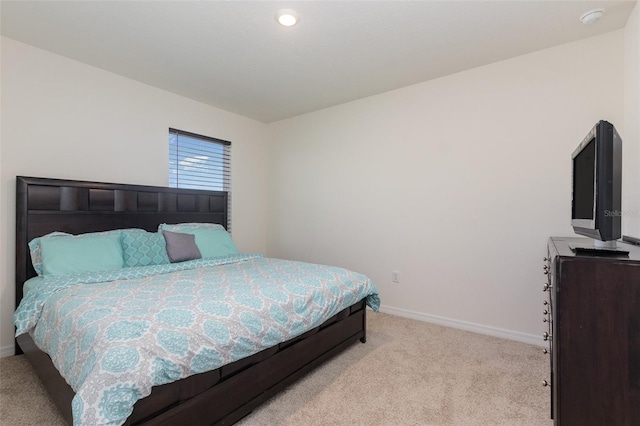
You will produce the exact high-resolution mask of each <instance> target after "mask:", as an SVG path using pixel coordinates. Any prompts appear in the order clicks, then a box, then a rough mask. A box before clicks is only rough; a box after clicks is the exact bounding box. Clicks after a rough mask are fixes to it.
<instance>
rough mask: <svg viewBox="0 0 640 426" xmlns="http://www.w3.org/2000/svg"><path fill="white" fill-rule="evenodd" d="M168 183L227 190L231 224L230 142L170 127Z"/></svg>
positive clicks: (171, 185)
mask: <svg viewBox="0 0 640 426" xmlns="http://www.w3.org/2000/svg"><path fill="white" fill-rule="evenodd" d="M169 186H170V187H172V188H189V189H208V190H213V191H227V192H228V194H229V207H228V212H227V217H228V228H230V227H231V142H227V141H223V140H221V139H216V138H211V137H208V136H202V135H196V134H195V133H189V132H185V131H182V130H176V129H169Z"/></svg>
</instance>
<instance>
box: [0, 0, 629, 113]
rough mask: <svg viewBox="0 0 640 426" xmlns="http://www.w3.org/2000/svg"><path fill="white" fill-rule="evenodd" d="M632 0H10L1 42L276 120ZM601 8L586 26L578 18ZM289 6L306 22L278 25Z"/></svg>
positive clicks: (599, 28) (524, 43)
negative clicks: (17, 43) (27, 46)
mask: <svg viewBox="0 0 640 426" xmlns="http://www.w3.org/2000/svg"><path fill="white" fill-rule="evenodd" d="M635 3H636V2H635V0H628V1H613V0H608V1H607V0H605V1H581V0H570V1H558V0H550V1H541V0H513V1H482V0H473V1H459V0H458V1H455V0H454V1H452V0H447V1H432V0H430V1H326V0H324V1H286V2H274V1H149V0H137V1H55V0H49V1H31V0H24V1H6V0H3V1H2V2H1V3H0V7H1V9H0V14H1V22H0V23H1V34H2V35H3V36H6V37H9V38H12V39H15V40H18V41H21V42H24V43H27V44H30V45H33V46H36V47H39V48H42V49H45V50H48V51H51V52H54V53H57V54H60V55H63V56H66V57H69V58H72V59H75V60H78V61H80V62H84V63H86V64H89V65H93V66H96V67H99V68H102V69H105V70H108V71H111V72H114V73H116V74H120V75H123V76H126V77H129V78H132V79H135V80H138V81H141V82H144V83H146V84H149V85H152V86H155V87H159V88H162V89H165V90H167V91H170V92H174V93H177V94H180V95H183V96H186V97H189V98H192V99H195V100H198V101H200V102H203V103H206V104H209V105H212V106H215V107H218V108H221V109H224V110H227V111H231V112H234V113H237V114H241V115H243V116H246V117H250V118H253V119H256V120H259V121H261V122H265V123H269V122H273V121H277V120H281V119H285V118H289V117H293V116H296V115H300V114H304V113H307V112H311V111H316V110H319V109H322V108H326V107H330V106H333V105H337V104H341V103H344V102H348V101H351V100H355V99H359V98H363V97H366V96H371V95H375V94H378V93H382V92H385V91H388V90H393V89H397V88H400V87H403V86H408V85H411V84H415V83H418V82H421V81H426V80H430V79H434V78H438V77H441V76H444V75H448V74H452V73H456V72H459V71H463V70H466V69H470V68H474V67H478V66H481V65H485V64H489V63H492V62H496V61H500V60H504V59H508V58H512V57H515V56H519V55H523V54H526V53H529V52H533V51H537V50H540V49H545V48H548V47H551V46H555V45H559V44H563V43H567V42H571V41H574V40H578V39H581V38H586V37H591V36H594V35H598V34H602V33H604V32H607V31H612V30H615V29H619V28H622V27H624V25H625V23H626V21H627V19H628V17H629V15H630V14H631V11H632V9H633V7H634V5H635ZM597 7H604V8H605V9H606V13H605V15H604V17H603V18H602V19H601V20H600V21H599V22H598V23H596V24H595V25H592V26H584V25H583V24H582V23H581V22H580V21H579V19H578V18H579V16H580V15H581V14H582V13H583V12H585V11H587V10H590V9H593V8H597ZM282 8H291V9H294V10H295V11H296V12H297V13H298V14H299V16H300V21H299V23H298V24H297V25H296V26H294V27H290V28H287V27H282V26H280V25H279V24H278V23H277V22H276V20H275V14H276V12H277V11H278V10H280V9H282Z"/></svg>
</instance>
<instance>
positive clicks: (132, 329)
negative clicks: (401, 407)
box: [14, 255, 380, 425]
mask: <svg viewBox="0 0 640 426" xmlns="http://www.w3.org/2000/svg"><path fill="white" fill-rule="evenodd" d="M362 299H366V303H367V305H368V306H370V307H371V308H372V309H374V310H377V309H378V307H379V304H380V301H379V298H378V294H377V290H376V287H375V285H374V284H373V283H372V282H371V281H370V280H369V279H368V278H367V277H365V276H364V275H361V274H357V273H354V272H351V271H348V270H345V269H342V268H336V267H330V266H322V265H315V264H309V263H302V262H293V261H285V260H277V259H270V258H266V257H263V256H260V255H236V256H229V257H225V258H212V259H198V260H193V261H189V262H183V263H178V264H172V265H156V266H146V267H137V268H125V269H121V270H118V271H110V272H103V273H87V274H78V275H67V276H61V277H50V278H44V279H42V280H41V281H40V282H39V283H37V286H34V288H33V289H32V290H31V291H29V292H28V293H27V295H26V296H25V297H24V299H23V300H22V302H21V303H20V306H19V307H18V309H17V310H16V312H15V314H14V323H15V325H16V328H17V331H16V336H17V335H20V334H22V333H27V332H28V333H30V334H31V335H32V336H33V338H34V340H35V342H36V344H37V345H38V346H39V347H40V348H41V349H42V350H43V351H45V352H46V353H48V354H49V355H50V356H51V359H52V360H53V363H54V364H55V366H56V368H57V369H58V371H60V373H61V374H62V376H63V377H64V378H65V379H66V381H67V382H68V383H69V384H70V385H71V387H72V388H73V390H74V391H75V392H76V396H75V398H74V399H73V403H72V408H73V420H74V424H75V425H121V424H122V423H124V422H125V420H126V418H127V417H128V416H129V415H130V414H131V412H132V411H133V405H134V404H135V402H136V401H137V400H138V399H141V398H144V397H145V396H147V395H149V394H150V393H151V387H152V386H157V385H161V384H165V383H169V382H172V381H175V380H178V379H181V378H184V377H187V376H190V375H192V374H196V373H201V372H205V371H208V370H213V369H216V368H218V367H220V366H222V365H224V364H228V363H230V362H233V361H236V360H239V359H242V358H245V357H247V356H249V355H252V354H254V353H257V352H259V351H261V350H263V349H266V348H268V347H271V346H274V345H276V344H278V343H280V342H283V341H286V340H288V339H290V338H293V337H295V336H298V335H300V334H302V333H304V332H305V331H307V330H309V329H311V328H313V327H316V326H318V325H320V324H321V323H322V322H324V321H325V319H327V318H329V317H331V316H333V315H335V314H336V313H337V312H339V311H340V310H342V309H344V308H346V307H348V306H350V305H352V304H353V303H355V302H357V301H359V300H362Z"/></svg>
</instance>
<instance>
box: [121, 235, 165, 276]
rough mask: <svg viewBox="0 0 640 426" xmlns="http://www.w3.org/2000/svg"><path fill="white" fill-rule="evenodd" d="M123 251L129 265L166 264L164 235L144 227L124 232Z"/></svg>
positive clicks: (126, 263) (125, 260)
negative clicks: (145, 229) (143, 228)
mask: <svg viewBox="0 0 640 426" xmlns="http://www.w3.org/2000/svg"><path fill="white" fill-rule="evenodd" d="M122 251H123V254H124V264H125V266H127V267H134V266H149V265H166V264H168V263H169V256H168V255H167V245H166V243H165V241H164V238H162V235H160V234H158V233H156V232H147V231H144V230H142V229H135V230H128V231H123V232H122Z"/></svg>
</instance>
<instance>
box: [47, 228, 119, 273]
mask: <svg viewBox="0 0 640 426" xmlns="http://www.w3.org/2000/svg"><path fill="white" fill-rule="evenodd" d="M40 250H41V256H42V275H44V276H52V275H68V274H78V273H81V272H101V271H111V270H115V269H121V268H122V267H123V265H124V260H123V253H122V244H121V243H120V232H112V233H108V234H102V235H100V234H84V235H77V236H57V237H51V238H43V239H42V240H41V241H40Z"/></svg>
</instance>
